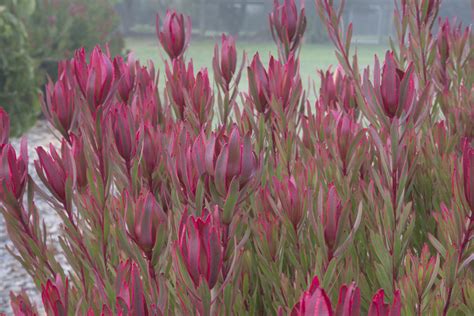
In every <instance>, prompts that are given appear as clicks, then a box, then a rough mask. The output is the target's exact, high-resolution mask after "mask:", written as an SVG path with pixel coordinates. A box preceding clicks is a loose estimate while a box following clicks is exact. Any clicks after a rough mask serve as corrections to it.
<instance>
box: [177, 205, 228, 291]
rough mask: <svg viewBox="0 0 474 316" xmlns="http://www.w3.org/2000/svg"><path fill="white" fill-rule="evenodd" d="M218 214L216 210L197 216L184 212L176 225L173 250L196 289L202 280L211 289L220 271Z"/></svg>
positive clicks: (220, 251)
mask: <svg viewBox="0 0 474 316" xmlns="http://www.w3.org/2000/svg"><path fill="white" fill-rule="evenodd" d="M218 212H219V209H218V208H217V207H216V208H215V209H214V210H213V212H212V213H211V212H209V211H208V210H207V209H204V210H203V211H202V215H201V216H200V217H197V216H193V215H188V213H187V210H186V211H185V213H184V214H183V216H182V218H181V222H180V224H179V231H178V234H179V235H178V249H177V250H179V252H180V254H181V257H182V259H183V263H184V265H185V266H186V269H187V271H188V273H189V276H190V277H191V279H192V280H193V283H194V285H195V286H196V288H197V287H199V285H200V284H201V281H202V280H205V281H206V282H207V285H208V286H209V289H212V288H213V287H214V286H215V285H216V283H217V279H218V277H219V271H221V268H222V259H223V249H222V245H221V226H220V223H219V221H218V216H219V215H218Z"/></svg>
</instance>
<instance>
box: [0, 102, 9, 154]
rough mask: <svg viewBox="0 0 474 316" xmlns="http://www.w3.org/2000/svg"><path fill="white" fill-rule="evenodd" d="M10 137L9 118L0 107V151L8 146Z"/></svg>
mask: <svg viewBox="0 0 474 316" xmlns="http://www.w3.org/2000/svg"><path fill="white" fill-rule="evenodd" d="M9 137H10V117H9V116H8V113H7V112H5V110H4V109H3V108H2V107H0V150H2V149H3V147H4V146H5V145H6V144H8V139H9Z"/></svg>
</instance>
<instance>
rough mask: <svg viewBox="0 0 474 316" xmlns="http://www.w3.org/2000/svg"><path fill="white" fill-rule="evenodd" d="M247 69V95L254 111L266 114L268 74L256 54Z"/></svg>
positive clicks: (268, 87) (267, 106)
mask: <svg viewBox="0 0 474 316" xmlns="http://www.w3.org/2000/svg"><path fill="white" fill-rule="evenodd" d="M247 69H248V80H249V93H250V97H251V99H252V103H253V105H254V106H255V108H256V110H257V111H258V112H260V113H263V114H266V113H267V112H268V109H269V104H268V100H267V98H268V97H269V95H270V86H269V82H268V74H267V71H266V70H265V67H264V66H263V64H262V62H261V61H260V56H259V54H258V53H256V54H255V56H254V57H253V60H252V63H251V64H250V66H249V67H248V68H247Z"/></svg>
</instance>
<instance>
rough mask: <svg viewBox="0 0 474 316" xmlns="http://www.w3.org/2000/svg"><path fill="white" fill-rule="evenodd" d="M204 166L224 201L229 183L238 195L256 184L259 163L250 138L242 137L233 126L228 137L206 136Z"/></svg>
mask: <svg viewBox="0 0 474 316" xmlns="http://www.w3.org/2000/svg"><path fill="white" fill-rule="evenodd" d="M205 165H206V170H207V173H208V174H209V175H210V177H211V178H212V180H213V183H214V185H215V189H216V190H217V193H218V194H219V195H220V196H221V197H222V198H225V197H227V195H228V193H229V190H230V186H231V183H232V181H237V183H238V185H239V186H238V188H239V195H240V194H241V193H243V191H244V190H245V189H247V187H252V186H253V185H254V184H255V183H256V181H257V180H258V179H257V174H258V171H259V165H260V163H259V159H258V157H257V155H256V154H255V152H254V151H253V148H252V144H251V140H250V135H249V134H247V135H245V136H242V135H241V134H240V131H239V129H238V128H237V126H236V125H234V126H233V127H232V129H231V132H230V135H229V136H227V135H223V134H220V135H217V134H215V133H213V134H212V135H211V136H210V138H209V139H208V141H207V142H206V154H205Z"/></svg>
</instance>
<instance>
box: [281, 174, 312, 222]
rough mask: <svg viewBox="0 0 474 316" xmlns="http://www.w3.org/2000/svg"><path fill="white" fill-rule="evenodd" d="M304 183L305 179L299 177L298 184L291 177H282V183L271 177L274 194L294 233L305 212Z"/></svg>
mask: <svg viewBox="0 0 474 316" xmlns="http://www.w3.org/2000/svg"><path fill="white" fill-rule="evenodd" d="M304 181H306V179H305V177H303V176H301V177H299V179H298V182H297V181H296V180H295V178H294V177H293V176H291V177H284V178H283V180H282V181H279V180H278V178H277V177H273V187H274V190H275V194H276V196H277V197H278V200H279V201H280V204H281V208H282V211H283V213H285V214H286V215H287V216H288V219H289V220H290V222H291V223H292V224H293V228H294V229H295V231H297V229H298V227H299V224H300V223H301V220H302V219H303V216H304V214H305V211H306V209H305V208H306V200H307V195H308V189H307V188H306V185H305V183H304Z"/></svg>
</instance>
